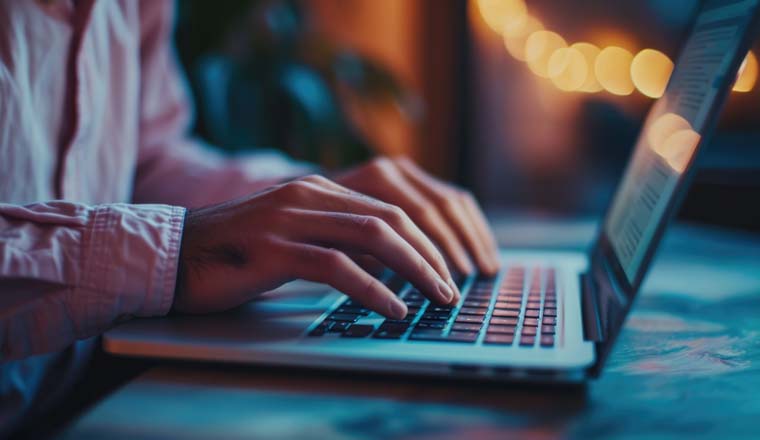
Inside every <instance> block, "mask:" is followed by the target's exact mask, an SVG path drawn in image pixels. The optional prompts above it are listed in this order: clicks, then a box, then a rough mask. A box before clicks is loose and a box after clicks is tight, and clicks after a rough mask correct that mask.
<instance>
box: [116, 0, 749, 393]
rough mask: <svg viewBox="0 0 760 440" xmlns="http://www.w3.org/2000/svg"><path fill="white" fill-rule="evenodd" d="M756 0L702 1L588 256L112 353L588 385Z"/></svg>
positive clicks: (133, 344)
mask: <svg viewBox="0 0 760 440" xmlns="http://www.w3.org/2000/svg"><path fill="white" fill-rule="evenodd" d="M758 2H760V0H708V1H704V2H703V3H702V4H701V5H700V8H699V10H698V11H697V13H696V16H695V18H694V21H693V24H692V27H691V30H690V32H689V34H688V37H687V39H686V41H685V44H684V46H683V48H682V51H681V54H680V56H679V57H678V60H677V62H676V64H675V68H674V71H673V74H672V76H671V79H670V82H669V84H668V87H667V89H666V91H665V93H664V95H663V97H662V98H660V99H658V100H657V101H656V102H655V103H654V105H653V106H652V108H651V110H650V112H649V114H648V116H647V118H646V120H645V123H644V126H643V128H642V130H641V133H640V135H639V138H638V141H637V144H636V146H635V149H634V152H633V155H632V158H631V159H630V161H629V164H628V166H627V169H626V171H625V174H624V176H623V179H622V182H621V184H620V185H619V188H618V190H617V193H616V195H615V197H614V199H613V201H612V203H611V206H610V207H609V208H608V211H607V214H606V217H605V219H604V221H603V223H602V224H601V226H600V229H599V231H598V239H597V240H596V241H595V243H594V245H593V246H592V248H591V249H590V250H589V252H588V253H571V252H561V251H556V252H553V251H547V250H541V251H537V250H533V251H532V250H510V249H504V250H502V251H501V262H502V265H503V267H502V269H501V270H500V272H499V273H498V275H497V276H494V277H485V276H479V275H471V276H468V277H461V278H460V279H459V280H457V283H458V284H459V287H460V290H461V292H462V299H461V301H460V302H459V303H458V304H457V305H455V306H447V307H442V306H438V305H435V304H432V303H430V302H429V301H428V300H427V299H426V298H425V297H424V296H423V295H422V294H421V293H420V292H419V291H417V290H416V289H415V288H414V287H413V286H412V285H410V284H409V283H408V282H407V281H405V280H404V279H402V278H400V277H398V276H397V275H395V274H393V273H387V274H385V275H384V276H382V277H381V280H382V281H383V282H385V283H386V284H387V285H388V286H389V287H390V289H391V290H392V291H393V292H395V293H396V294H397V295H398V296H399V297H400V298H402V299H403V300H404V301H405V302H406V303H407V305H408V308H409V314H408V315H407V316H406V318H404V319H401V320H390V319H385V318H384V317H383V316H381V315H379V314H377V313H374V312H372V311H370V310H368V309H366V308H365V307H363V305H362V304H360V303H358V302H356V301H354V300H352V299H350V298H348V297H346V296H345V295H343V294H342V293H340V292H337V291H328V290H326V289H324V288H320V289H317V290H314V289H307V288H304V289H303V290H300V291H296V292H293V293H291V294H276V293H275V294H264V295H262V296H261V297H260V298H259V299H257V300H255V301H253V302H251V303H249V304H246V305H245V306H242V307H239V308H237V309H235V310H233V311H230V312H227V313H222V314H216V315H207V316H170V317H164V318H155V319H136V320H133V321H130V322H128V323H125V324H123V325H120V326H118V327H116V328H114V329H112V330H111V331H109V332H108V333H106V334H105V336H104V338H103V345H104V349H105V350H106V351H107V352H109V353H112V354H115V355H122V356H140V357H154V358H170V359H184V360H199V361H222V362H237V363H250V364H265V365H283V366H303V367H311V368H315V367H316V368H328V369H338V370H350V371H367V372H382V373H393V374H414V375H435V376H445V377H456V378H466V379H480V380H493V381H515V380H517V381H539V382H542V383H545V382H563V383H564V382H581V381H584V380H586V379H588V378H593V377H596V376H598V375H599V374H600V372H601V371H602V368H603V366H604V363H605V360H606V359H607V357H608V356H609V354H610V351H611V349H612V346H613V343H614V342H615V339H616V337H617V335H618V333H619V332H620V330H621V327H622V325H623V322H624V320H625V317H626V315H628V312H629V311H630V309H631V306H632V304H633V301H634V299H635V297H636V294H637V292H638V290H639V288H640V287H641V284H642V280H643V279H644V276H645V275H646V273H647V270H648V268H649V266H650V263H651V261H652V257H653V255H654V253H655V251H656V249H657V247H658V244H659V242H660V239H661V236H662V234H663V233H664V231H665V229H666V226H667V224H668V222H669V220H670V219H671V218H672V217H673V215H674V213H675V212H676V211H677V207H678V205H679V201H680V199H681V198H682V197H683V195H684V193H685V192H686V190H687V187H688V182H689V179H690V176H691V175H692V174H693V171H694V163H695V158H696V157H697V154H698V152H699V150H700V149H701V147H702V146H703V145H704V144H705V143H706V141H707V139H708V138H709V135H710V133H711V131H712V130H713V129H714V127H715V125H716V120H717V118H718V115H719V114H720V109H721V107H722V105H723V104H724V102H725V99H726V95H727V94H728V92H729V89H730V88H731V87H732V84H733V82H734V80H735V78H736V76H737V72H738V71H739V69H740V65H741V63H742V60H743V59H744V56H745V54H746V53H747V51H748V48H749V45H750V42H751V38H752V36H753V34H754V31H755V28H756V27H757V21H758V18H757V17H758Z"/></svg>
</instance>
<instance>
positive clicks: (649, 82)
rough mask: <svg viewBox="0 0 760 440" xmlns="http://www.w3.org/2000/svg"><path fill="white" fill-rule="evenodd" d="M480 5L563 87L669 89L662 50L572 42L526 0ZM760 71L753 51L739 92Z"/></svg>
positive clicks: (525, 56) (618, 91) (656, 93)
mask: <svg viewBox="0 0 760 440" xmlns="http://www.w3.org/2000/svg"><path fill="white" fill-rule="evenodd" d="M477 6H478V9H479V11H480V14H481V15H482V17H483V20H484V21H485V22H486V24H487V25H488V27H489V28H491V29H492V30H493V31H494V32H496V33H498V34H500V35H501V37H502V38H503V40H504V46H505V47H506V49H507V52H509V54H510V55H512V56H513V57H514V58H516V59H518V60H520V61H524V62H526V63H527V65H528V68H529V69H530V70H531V71H532V72H533V73H534V74H536V75H537V76H540V77H542V78H548V79H550V80H551V82H552V83H553V84H554V85H555V86H556V87H557V88H558V89H560V90H563V91H568V92H572V91H577V92H585V93H597V92H601V91H602V90H606V91H607V92H609V93H611V94H613V95H619V96H627V95H630V94H632V93H633V92H634V90H638V91H639V93H641V94H642V95H644V96H648V97H650V98H659V97H661V96H662V94H663V93H665V87H666V86H667V84H668V80H669V79H670V75H671V73H672V72H673V61H671V60H670V58H668V56H667V55H665V54H664V53H662V52H660V51H658V50H655V49H644V50H642V51H640V52H638V53H636V54H635V55H634V54H632V53H631V52H629V51H628V50H626V49H624V48H622V47H617V46H608V47H604V48H599V47H597V46H595V45H593V44H591V43H587V42H578V43H574V44H572V45H568V43H567V42H566V40H565V39H564V38H563V37H562V36H561V35H559V34H558V33H556V32H553V31H551V30H548V29H545V28H544V26H543V24H542V23H541V22H540V21H539V20H538V19H537V18H535V17H533V16H532V15H530V12H529V11H528V8H527V6H526V4H525V0H477ZM759 71H760V68H759V66H758V61H757V58H756V57H755V55H754V54H753V53H752V52H749V53H748V54H747V57H746V58H745V59H744V62H743V63H742V67H741V68H740V69H739V74H738V75H737V79H736V83H735V84H734V87H733V90H734V91H736V92H749V91H751V90H752V89H753V88H754V86H755V83H756V82H757V78H758V73H760V72H759Z"/></svg>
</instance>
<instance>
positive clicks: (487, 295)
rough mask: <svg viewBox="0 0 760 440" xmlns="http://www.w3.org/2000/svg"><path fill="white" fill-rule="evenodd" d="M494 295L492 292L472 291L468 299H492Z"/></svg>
mask: <svg viewBox="0 0 760 440" xmlns="http://www.w3.org/2000/svg"><path fill="white" fill-rule="evenodd" d="M492 296H493V295H492V294H491V292H487V293H478V292H470V293H468V294H467V299H473V300H478V301H490V300H491V297H492Z"/></svg>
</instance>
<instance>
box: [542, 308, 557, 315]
mask: <svg viewBox="0 0 760 440" xmlns="http://www.w3.org/2000/svg"><path fill="white" fill-rule="evenodd" d="M544 316H557V309H544Z"/></svg>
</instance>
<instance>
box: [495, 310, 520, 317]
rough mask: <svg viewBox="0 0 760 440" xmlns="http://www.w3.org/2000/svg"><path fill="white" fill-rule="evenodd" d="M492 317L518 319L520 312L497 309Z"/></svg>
mask: <svg viewBox="0 0 760 440" xmlns="http://www.w3.org/2000/svg"><path fill="white" fill-rule="evenodd" d="M492 315H493V316H498V317H499V318H517V317H518V316H520V312H519V311H518V310H501V309H495V310H494V311H493V313H492Z"/></svg>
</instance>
